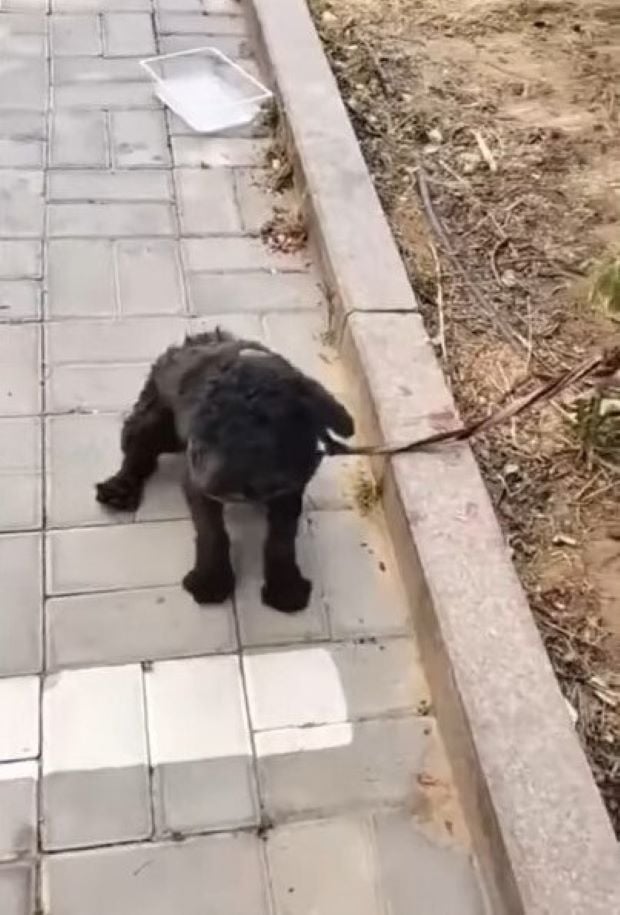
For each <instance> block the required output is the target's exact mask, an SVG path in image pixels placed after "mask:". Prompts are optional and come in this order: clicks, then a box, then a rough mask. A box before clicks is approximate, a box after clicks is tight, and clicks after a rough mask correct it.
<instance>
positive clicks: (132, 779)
mask: <svg viewBox="0 0 620 915" xmlns="http://www.w3.org/2000/svg"><path fill="white" fill-rule="evenodd" d="M42 814H43V830H42V832H43V846H44V848H45V849H50V850H58V849H64V848H82V847H87V846H89V845H113V844H115V843H117V842H126V841H130V840H131V841H139V840H140V839H146V838H148V837H149V835H150V833H151V828H152V826H151V817H150V797H149V783H148V773H147V769H146V766H123V767H119V768H108V769H106V768H98V769H93V770H90V771H86V772H53V773H51V774H49V775H45V776H44V778H43V791H42Z"/></svg>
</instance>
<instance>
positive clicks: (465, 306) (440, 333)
mask: <svg viewBox="0 0 620 915" xmlns="http://www.w3.org/2000/svg"><path fill="white" fill-rule="evenodd" d="M310 5H311V8H312V10H313V13H314V16H315V20H316V23H317V27H318V28H319V31H320V34H321V36H322V38H323V41H324V44H325V48H326V51H327V54H328V56H329V59H330V62H331V65H332V68H333V70H334V73H335V75H336V78H337V80H338V82H339V85H340V89H341V93H342V96H343V99H344V101H345V104H346V106H347V109H348V111H349V114H350V117H351V119H352V122H353V125H354V127H355V130H356V132H357V135H358V138H359V140H360V142H361V145H362V148H363V151H364V154H365V157H366V161H367V163H368V165H369V168H370V171H371V173H372V175H373V178H374V181H375V183H376V187H377V190H378V192H379V195H380V197H381V200H382V203H383V206H384V209H385V211H386V213H387V216H388V219H389V221H390V223H391V226H392V230H393V232H394V235H395V237H396V239H397V242H398V244H399V246H400V250H401V252H402V255H403V258H404V260H405V263H406V265H407V268H408V270H409V272H410V276H411V279H412V283H413V285H414V288H415V289H416V291H417V293H418V295H419V298H420V302H421V308H422V311H423V315H424V318H425V321H426V325H427V329H428V331H429V333H430V335H431V338H432V340H433V342H434V344H435V345H436V349H437V354H438V356H439V357H440V358H441V360H442V364H443V367H444V371H445V374H446V378H447V380H448V382H449V384H450V386H451V389H452V391H453V394H454V396H455V398H456V400H457V402H458V405H459V408H460V410H461V412H462V414H463V416H464V418H465V419H471V418H473V417H475V416H479V415H481V414H484V413H485V412H486V411H488V410H489V409H490V408H491V407H492V406H493V405H494V404H496V403H498V402H501V401H502V400H504V399H505V398H506V397H509V396H510V395H511V394H512V393H513V392H514V391H515V390H517V389H518V388H519V389H520V388H521V387H522V386H523V385H524V384H525V385H527V384H530V383H534V382H535V380H536V378H538V379H540V378H544V377H546V376H548V375H549V374H550V373H553V372H556V371H558V370H561V369H562V368H567V367H570V366H572V365H573V364H575V362H577V361H578V360H580V359H581V358H583V357H584V355H586V354H587V353H588V352H590V351H591V350H592V349H596V348H597V347H601V346H608V345H610V344H611V343H612V342H613V343H617V342H618V334H617V331H618V325H617V323H616V320H615V319H617V317H618V316H617V314H615V311H614V303H613V302H612V301H611V299H613V296H611V299H610V297H607V299H605V301H604V302H603V301H602V300H601V298H600V297H597V295H595V294H594V292H595V290H596V288H597V280H598V279H600V276H601V273H602V271H603V270H604V269H606V268H607V267H608V266H609V265H610V264H617V263H619V262H620V260H619V259H620V124H619V119H618V107H619V105H620V100H619V99H618V98H617V93H618V91H620V5H619V4H618V0H310ZM420 174H423V176H424V177H425V180H426V184H427V187H428V189H429V193H430V198H431V207H432V210H433V211H434V213H435V214H436V215H437V217H438V219H439V221H440V223H441V225H442V226H443V228H444V229H445V232H446V235H447V239H448V244H449V245H450V246H451V248H452V249H453V253H454V254H455V255H456V263H455V257H454V256H452V257H451V256H449V254H447V250H446V244H445V239H444V242H443V243H442V241H441V239H439V238H438V235H437V232H436V231H433V229H432V226H431V223H432V219H429V215H432V214H431V213H429V207H428V205H425V204H424V202H423V201H422V199H421V196H420V193H419V186H418V184H419V176H420ZM472 287H474V288H473V291H472ZM619 296H620V291H619ZM617 306H618V307H617V309H616V310H620V302H618V303H617ZM619 405H620V399H618V398H617V397H615V396H613V394H606V395H605V398H604V399H603V401H601V400H600V399H596V400H592V397H591V394H589V395H588V398H587V399H584V397H583V395H582V397H581V399H578V398H576V395H575V393H574V392H573V394H572V395H571V397H568V398H567V397H564V398H563V399H562V400H561V401H560V402H555V403H552V404H548V405H546V406H545V407H544V408H543V409H542V410H539V411H538V412H536V413H532V414H529V415H527V416H525V417H522V418H519V419H518V420H517V421H515V422H513V424H512V425H511V426H508V427H502V428H497V429H494V430H493V431H492V432H490V433H489V434H488V435H487V436H486V437H484V438H483V439H480V440H479V441H478V442H477V443H476V445H475V450H476V455H477V458H478V461H479V463H480V467H481V469H482V472H483V474H484V477H485V480H486V483H487V486H488V488H489V491H490V494H491V497H492V499H493V501H494V504H495V507H496V510H497V513H498V516H499V518H500V521H501V523H502V526H503V529H504V532H505V535H506V538H507V540H508V543H509V544H510V546H511V548H512V552H513V557H514V561H515V564H516V566H517V569H518V571H519V574H520V576H521V580H522V582H523V585H524V587H525V589H526V592H527V594H528V597H529V600H530V605H531V607H532V611H533V614H534V617H535V619H536V622H537V624H538V626H539V630H540V633H541V636H542V638H543V640H544V642H545V645H546V647H547V650H548V652H549V655H550V658H551V660H552V663H553V665H554V669H555V671H556V674H557V677H558V680H559V682H560V686H561V688H562V690H563V692H564V694H565V696H566V698H567V700H568V702H569V703H570V705H571V707H572V710H573V713H574V717H575V718H576V728H577V732H578V734H579V737H580V739H581V741H582V743H583V746H584V749H585V750H586V753H587V755H588V758H589V761H590V764H591V766H592V771H593V773H594V776H595V778H596V781H597V783H598V785H599V788H600V790H601V793H602V796H603V799H604V801H605V803H606V805H607V809H608V811H609V815H610V817H611V819H612V821H613V823H614V825H615V827H616V830H617V832H618V834H619V836H620V521H619V519H618V497H619V495H620V463H619V462H620V422H619V420H618V418H617V416H616V413H617V412H618V407H619Z"/></svg>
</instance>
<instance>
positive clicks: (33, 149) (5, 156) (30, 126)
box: [0, 111, 45, 168]
mask: <svg viewBox="0 0 620 915" xmlns="http://www.w3.org/2000/svg"><path fill="white" fill-rule="evenodd" d="M44 139H45V120H44V117H43V114H42V113H39V112H34V111H33V112H19V113H17V112H10V111H7V112H5V113H4V114H3V115H2V117H1V118H0V167H2V168H6V167H9V168H18V167H19V168H42V167H43V165H44V146H43V141H44Z"/></svg>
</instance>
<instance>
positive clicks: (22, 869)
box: [0, 864, 34, 915]
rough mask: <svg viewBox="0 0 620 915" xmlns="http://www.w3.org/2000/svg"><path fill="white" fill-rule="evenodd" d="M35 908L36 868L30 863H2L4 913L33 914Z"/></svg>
mask: <svg viewBox="0 0 620 915" xmlns="http://www.w3.org/2000/svg"><path fill="white" fill-rule="evenodd" d="M33 909H34V869H33V867H32V865H30V864H7V865H0V911H1V912H2V915H31V912H32V911H33Z"/></svg>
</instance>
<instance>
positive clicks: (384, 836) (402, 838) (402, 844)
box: [374, 811, 488, 915]
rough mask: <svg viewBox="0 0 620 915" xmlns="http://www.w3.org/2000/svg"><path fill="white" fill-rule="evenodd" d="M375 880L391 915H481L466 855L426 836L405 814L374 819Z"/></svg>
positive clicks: (477, 890) (483, 910)
mask: <svg viewBox="0 0 620 915" xmlns="http://www.w3.org/2000/svg"><path fill="white" fill-rule="evenodd" d="M374 823H375V847H376V850H377V859H378V870H379V874H378V877H379V879H380V881H381V885H382V887H383V893H384V896H385V900H386V905H387V908H388V910H389V912H390V913H393V915H409V913H410V912H412V911H414V912H415V913H416V915H436V913H437V912H441V915H485V913H486V912H487V911H488V910H487V908H486V906H485V904H484V902H483V899H482V896H481V894H480V888H479V884H478V880H477V878H476V874H475V872H474V869H473V866H472V862H471V860H470V858H469V856H468V855H467V854H466V853H465V852H464V851H463V850H462V849H461V848H458V847H457V846H449V845H443V846H442V845H440V844H437V843H436V842H434V841H432V840H431V838H430V836H429V835H425V834H424V833H423V832H422V830H421V829H420V825H419V824H418V823H416V821H415V820H414V819H413V818H412V817H411V816H410V815H409V814H408V813H407V812H406V811H397V812H391V813H379V814H376V815H375V817H374Z"/></svg>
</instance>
